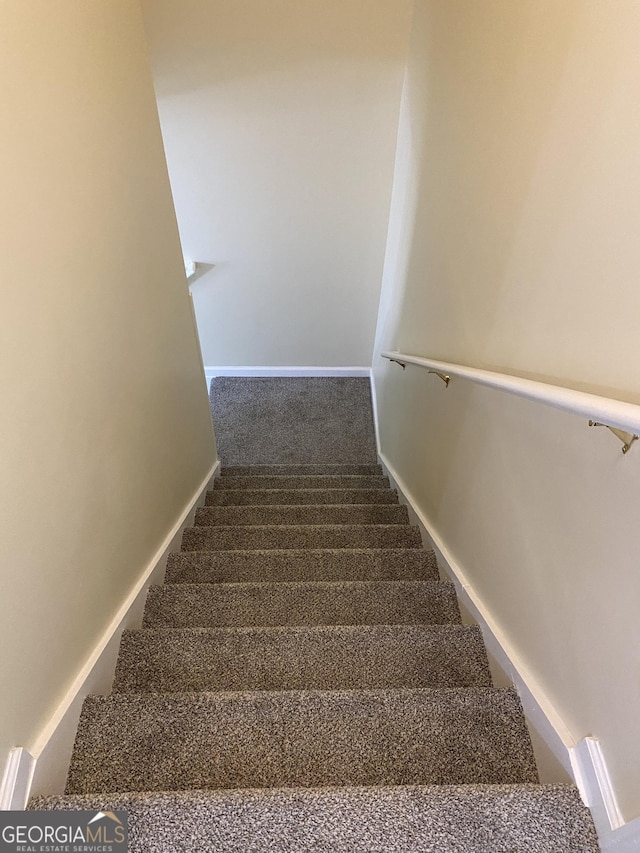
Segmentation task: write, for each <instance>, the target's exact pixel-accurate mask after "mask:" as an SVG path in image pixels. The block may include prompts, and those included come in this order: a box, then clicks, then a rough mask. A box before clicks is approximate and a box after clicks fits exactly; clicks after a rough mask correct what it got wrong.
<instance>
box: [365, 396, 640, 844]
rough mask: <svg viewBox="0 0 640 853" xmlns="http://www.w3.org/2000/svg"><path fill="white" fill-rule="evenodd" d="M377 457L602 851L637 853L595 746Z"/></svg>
mask: <svg viewBox="0 0 640 853" xmlns="http://www.w3.org/2000/svg"><path fill="white" fill-rule="evenodd" d="M374 393H375V391H374ZM374 399H375V398H374ZM378 457H379V459H380V463H381V464H382V467H383V468H384V470H385V473H386V474H387V475H388V476H389V479H390V481H391V483H392V485H393V487H394V488H396V489H397V491H398V495H399V497H400V500H401V502H403V503H405V504H406V505H407V507H408V509H409V512H410V515H411V516H412V522H413V523H416V524H417V525H418V526H419V527H420V529H421V532H422V534H423V537H424V539H425V544H427V545H428V546H429V547H432V548H433V549H434V551H435V552H436V555H437V557H438V564H439V566H440V568H441V569H443V570H444V572H445V573H446V574H447V575H448V577H449V578H450V579H451V580H452V581H453V583H454V584H455V586H456V591H457V593H458V597H459V599H460V601H461V604H462V605H463V606H465V607H466V608H467V609H468V611H469V612H470V613H471V615H472V616H473V618H474V619H475V620H476V622H477V623H478V625H479V626H480V628H481V630H482V634H483V637H484V639H485V643H486V645H487V649H488V651H489V653H490V654H492V655H493V657H494V658H495V660H496V661H497V662H498V664H499V665H500V667H501V668H502V669H503V670H504V672H505V673H506V675H507V676H508V677H509V678H510V680H511V681H512V682H513V684H514V686H515V687H516V689H517V690H518V693H519V695H520V699H521V701H522V706H523V709H524V712H525V715H526V717H527V720H528V722H529V724H530V725H531V726H533V727H534V728H535V730H536V731H537V732H538V734H539V735H540V736H541V737H542V739H543V740H544V741H545V743H546V745H547V747H548V748H549V749H550V750H551V752H552V753H553V755H554V756H555V758H556V759H557V761H558V762H559V763H560V764H561V765H562V767H563V768H564V769H565V770H566V771H567V773H568V774H569V776H570V777H571V778H573V780H574V782H575V784H576V787H577V788H578V790H579V791H580V796H581V797H582V800H583V802H584V803H585V805H587V806H588V807H589V809H590V810H591V813H592V815H593V820H594V823H595V826H596V831H597V833H598V840H599V843H600V846H601V849H602V850H603V851H606V853H632V851H635V853H638V851H640V818H638V819H636V820H632V821H629V822H627V823H624V818H623V816H622V813H621V811H620V809H619V807H618V804H617V800H616V796H615V791H614V788H613V785H612V783H611V778H610V776H609V773H608V771H607V767H606V763H605V760H604V756H603V754H602V750H601V747H600V743H599V741H597V740H596V739H595V738H593V737H590V736H586V737H584V738H582V739H581V740H579V741H578V742H576V738H575V737H574V736H573V735H572V734H571V732H570V731H569V729H568V727H567V726H566V724H565V723H564V721H563V720H562V718H561V716H560V715H559V714H558V712H557V711H556V709H555V708H554V706H553V703H552V701H551V700H550V698H549V697H548V696H547V695H546V693H545V691H544V690H543V689H542V687H541V686H540V684H539V683H538V682H537V680H536V679H535V677H534V676H533V674H532V673H531V671H530V670H529V668H528V667H527V666H526V664H525V663H524V661H523V660H522V659H521V657H520V656H519V655H518V653H517V652H516V650H515V649H514V648H513V646H512V645H511V644H510V643H509V641H508V639H507V637H506V636H505V635H504V633H503V631H502V630H501V628H500V626H499V625H498V624H497V622H496V620H495V619H494V618H493V616H492V615H491V612H490V611H489V608H488V607H487V605H486V604H485V603H484V602H483V600H482V599H481V597H480V596H479V595H478V593H477V592H476V591H475V590H474V588H473V585H472V584H471V583H470V581H469V579H468V576H467V574H466V572H465V571H464V569H463V567H462V566H461V565H460V564H459V563H458V562H457V561H456V560H455V558H454V557H453V555H452V554H451V551H450V550H449V548H448V547H447V544H446V542H445V541H444V539H443V538H442V537H441V536H440V534H439V533H438V531H437V528H436V526H435V525H434V523H433V522H432V520H431V519H429V518H428V517H427V516H426V514H425V513H424V512H423V511H422V510H421V509H420V507H419V505H418V502H417V501H416V499H415V497H414V496H413V494H412V493H411V491H410V489H409V488H408V487H407V485H406V484H405V483H404V481H403V480H402V478H401V477H400V475H399V474H398V473H397V472H396V470H395V469H394V467H393V465H392V464H391V463H390V461H389V460H388V459H387V458H386V456H385V454H384V453H383V452H382V451H381V450H380V445H379V444H378Z"/></svg>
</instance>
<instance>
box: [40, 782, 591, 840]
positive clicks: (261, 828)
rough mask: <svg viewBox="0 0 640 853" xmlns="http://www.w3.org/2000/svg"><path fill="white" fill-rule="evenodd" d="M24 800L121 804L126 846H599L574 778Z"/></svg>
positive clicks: (72, 805)
mask: <svg viewBox="0 0 640 853" xmlns="http://www.w3.org/2000/svg"><path fill="white" fill-rule="evenodd" d="M29 808H32V809H42V810H45V809H46V810H51V809H71V810H74V809H82V810H92V811H93V810H100V811H102V810H109V811H115V810H124V811H127V812H128V816H129V839H130V840H129V850H130V853H149V851H151V852H152V853H194V851H198V853H264V851H267V850H269V851H273V853H302V851H313V850H315V851H318V853H329V851H331V853H515V851H517V853H599V846H598V841H597V838H596V833H595V830H594V827H593V821H592V819H591V815H590V814H589V811H588V809H586V808H585V807H584V806H583V805H582V803H581V801H580V796H579V794H578V791H577V790H576V789H575V788H574V787H572V786H570V785H530V784H527V785H465V786H455V787H452V786H447V785H443V786H440V787H438V786H407V787H388V788H379V787H373V788H311V789H301V788H298V789H278V788H275V789H272V790H266V789H261V790H255V789H253V790H218V791H185V792H168V793H142V794H109V795H108V796H107V797H106V798H105V797H101V796H96V795H95V794H94V795H84V796H75V797H74V796H60V797H47V798H38V799H35V800H33V801H32V802H31V803H30V805H29Z"/></svg>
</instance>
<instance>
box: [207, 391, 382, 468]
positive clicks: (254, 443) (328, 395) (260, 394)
mask: <svg viewBox="0 0 640 853" xmlns="http://www.w3.org/2000/svg"><path fill="white" fill-rule="evenodd" d="M210 400H211V414H212V417H213V422H214V424H215V429H216V437H217V441H218V453H219V455H220V458H221V459H222V461H223V463H224V465H265V464H266V465H276V464H278V463H280V464H282V463H284V464H314V463H316V464H317V463H320V464H336V463H337V464H341V463H351V464H354V463H356V464H366V463H375V462H376V461H377V459H376V444H375V435H374V428H373V418H372V414H371V411H372V410H371V388H370V384H369V380H368V379H366V378H357V377H346V378H341V377H336V378H333V377H327V378H318V379H304V378H281V377H274V378H263V379H258V378H254V377H247V378H245V377H243V378H237V377H217V378H215V379H213V380H212V382H211V394H210Z"/></svg>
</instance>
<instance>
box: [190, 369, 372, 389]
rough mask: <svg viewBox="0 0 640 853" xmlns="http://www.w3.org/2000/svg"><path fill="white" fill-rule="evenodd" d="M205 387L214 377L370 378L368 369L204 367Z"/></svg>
mask: <svg viewBox="0 0 640 853" xmlns="http://www.w3.org/2000/svg"><path fill="white" fill-rule="evenodd" d="M204 374H205V377H206V379H207V387H208V386H209V385H210V384H211V380H212V379H213V378H214V376H294V377H305V376H370V375H371V368H370V367H205V369H204Z"/></svg>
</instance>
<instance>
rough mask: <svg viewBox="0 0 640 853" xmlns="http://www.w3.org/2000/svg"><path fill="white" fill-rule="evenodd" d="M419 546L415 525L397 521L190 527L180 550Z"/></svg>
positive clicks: (184, 535)
mask: <svg viewBox="0 0 640 853" xmlns="http://www.w3.org/2000/svg"><path fill="white" fill-rule="evenodd" d="M421 545H422V541H421V538H420V531H419V530H418V528H417V527H408V526H405V525H400V524H394V525H364V524H362V525H348V524H341V525H309V526H305V525H291V526H288V525H279V526H271V527H270V526H256V527H254V526H244V527H243V526H240V525H238V526H237V527H223V526H219V527H192V528H189V529H188V530H185V531H184V533H183V535H182V550H183V551H233V550H239V551H243V550H251V549H269V548H277V549H282V548H284V549H289V548H294V549H295V548H420V547H421Z"/></svg>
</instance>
